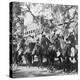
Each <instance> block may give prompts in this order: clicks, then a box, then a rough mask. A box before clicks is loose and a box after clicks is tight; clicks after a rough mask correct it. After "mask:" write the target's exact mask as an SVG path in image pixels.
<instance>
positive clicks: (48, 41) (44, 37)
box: [41, 34, 51, 50]
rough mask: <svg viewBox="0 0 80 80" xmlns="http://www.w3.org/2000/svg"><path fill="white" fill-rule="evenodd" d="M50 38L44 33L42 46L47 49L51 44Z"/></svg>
mask: <svg viewBox="0 0 80 80" xmlns="http://www.w3.org/2000/svg"><path fill="white" fill-rule="evenodd" d="M50 43H51V42H50V40H49V39H48V38H47V37H46V36H45V35H44V34H43V35H42V38H41V47H42V49H43V50H47V49H48V47H49V44H50Z"/></svg>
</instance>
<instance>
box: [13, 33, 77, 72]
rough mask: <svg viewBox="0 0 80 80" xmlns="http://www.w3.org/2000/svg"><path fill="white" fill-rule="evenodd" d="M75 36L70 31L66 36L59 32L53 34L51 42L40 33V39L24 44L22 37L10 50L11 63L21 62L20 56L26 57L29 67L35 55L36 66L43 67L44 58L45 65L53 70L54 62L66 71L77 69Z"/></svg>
mask: <svg viewBox="0 0 80 80" xmlns="http://www.w3.org/2000/svg"><path fill="white" fill-rule="evenodd" d="M77 42H78V41H77V37H76V36H75V35H74V32H71V33H70V34H69V35H68V36H67V37H66V38H65V37H64V36H60V35H59V34H57V35H56V34H54V35H53V42H51V41H50V39H49V38H47V37H46V35H45V34H42V36H41V39H39V38H38V39H37V40H36V42H30V43H29V44H28V45H26V44H25V43H26V40H25V39H24V38H22V40H21V41H20V44H19V45H18V44H16V47H15V46H13V48H15V49H14V50H13V52H12V56H13V58H12V61H13V62H12V64H16V65H18V64H20V63H22V62H23V59H22V56H24V57H25V59H26V64H28V65H29V67H30V66H31V65H32V64H34V59H35V55H36V56H37V58H38V64H37V66H38V67H43V59H44V58H46V63H47V65H46V67H47V69H49V70H50V71H53V68H54V67H55V62H56V63H60V64H59V65H61V64H62V69H63V70H64V72H66V71H73V70H76V72H77V71H78V48H77V46H78V44H77ZM56 59H57V60H56Z"/></svg>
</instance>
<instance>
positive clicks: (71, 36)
mask: <svg viewBox="0 0 80 80" xmlns="http://www.w3.org/2000/svg"><path fill="white" fill-rule="evenodd" d="M66 40H67V41H70V47H74V48H75V36H74V32H71V33H70V35H69V36H68V38H67V39H66Z"/></svg>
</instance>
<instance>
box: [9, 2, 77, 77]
mask: <svg viewBox="0 0 80 80" xmlns="http://www.w3.org/2000/svg"><path fill="white" fill-rule="evenodd" d="M9 7H10V8H9V9H10V13H9V15H10V17H9V18H10V19H9V22H10V69H9V70H10V77H12V78H23V77H41V76H56V75H57V76H58V75H74V74H78V6H77V5H63V4H49V3H31V2H10V5H9Z"/></svg>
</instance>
